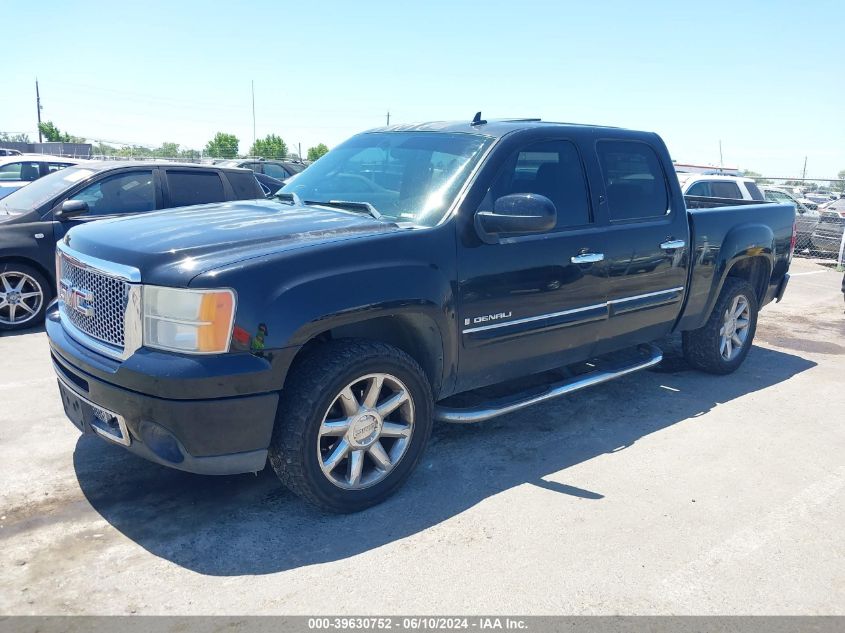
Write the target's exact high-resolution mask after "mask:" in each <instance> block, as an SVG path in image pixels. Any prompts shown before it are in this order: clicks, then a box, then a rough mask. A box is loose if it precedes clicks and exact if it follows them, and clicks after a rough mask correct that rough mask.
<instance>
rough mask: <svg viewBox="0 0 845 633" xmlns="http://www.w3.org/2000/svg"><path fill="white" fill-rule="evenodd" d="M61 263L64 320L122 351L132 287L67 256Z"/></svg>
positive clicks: (60, 295) (61, 296)
mask: <svg viewBox="0 0 845 633" xmlns="http://www.w3.org/2000/svg"><path fill="white" fill-rule="evenodd" d="M60 262H61V270H60V279H59V298H60V300H61V304H60V305H61V311H62V316H63V317H66V318H67V319H68V321H70V322H71V323H72V324H73V326H74V327H76V329H78V330H79V331H81V332H82V333H84V334H87V335H88V336H91V337H93V338H95V339H97V340H99V341H102V342H104V343H108V344H109V345H113V346H116V347H119V348H120V349H121V350H122V349H123V347H124V345H125V344H126V341H125V338H124V326H123V322H124V317H125V314H126V306H127V304H128V302H129V288H130V284H129V283H128V282H126V281H124V280H122V279H117V278H115V277H111V276H109V275H106V274H104V273H102V272H100V271H98V270H96V269H93V268H90V267H87V266H83V265H80V264H77V263H76V262H74V261H73V260H71V259H68V257H67V256H65V255H62V256H61V260H60Z"/></svg>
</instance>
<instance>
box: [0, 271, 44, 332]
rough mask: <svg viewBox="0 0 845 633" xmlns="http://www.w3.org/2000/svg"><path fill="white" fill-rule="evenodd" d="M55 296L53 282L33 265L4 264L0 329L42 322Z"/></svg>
mask: <svg viewBox="0 0 845 633" xmlns="http://www.w3.org/2000/svg"><path fill="white" fill-rule="evenodd" d="M51 297H52V293H51V292H50V284H49V283H48V282H47V280H46V279H45V278H44V275H42V274H41V273H40V272H38V271H37V270H36V269H35V268H33V267H32V266H27V265H25V264H19V263H17V262H8V263H5V264H0V331H7V332H9V331H15V330H22V329H25V328H29V327H32V326H34V325H38V324H39V323H41V321H43V320H44V312H45V310H46V309H47V303H48V302H49V301H50V298H51Z"/></svg>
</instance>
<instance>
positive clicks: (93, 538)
mask: <svg viewBox="0 0 845 633" xmlns="http://www.w3.org/2000/svg"><path fill="white" fill-rule="evenodd" d="M792 272H793V273H797V274H796V275H795V276H794V277H793V278H792V281H791V283H790V287H789V289H788V291H787V293H786V297H785V299H784V301H783V302H782V303H780V304H777V305H771V306H769V307H767V308H766V309H765V310H764V312H763V313H762V314H761V317H760V323H759V329H758V332H757V339H756V341H755V348H754V349H753V350H752V352H751V354H750V356H749V357H748V359H747V361H746V363H745V365H744V366H743V367H742V368H741V369H740V370H739V371H738V372H737V373H735V374H734V375H731V376H725V377H714V376H709V375H704V374H700V373H697V372H695V371H692V370H689V369H687V368H685V367H684V365H683V363H682V362H681V361H680V360H679V359H678V358H677V356H674V357H673V356H672V355H673V353H674V354H676V351H675V350H676V348H677V341H666V342H664V344H665V346H666V348H667V350H668V353H669V358H668V360H667V362H666V364H665V366H664V367H663V368H662V369H658V370H656V371H647V372H642V373H639V374H636V375H631V376H628V377H625V378H623V379H621V380H618V381H616V382H613V383H609V384H607V385H603V386H599V387H594V388H592V389H590V390H587V391H583V392H580V393H578V394H574V395H572V396H569V397H566V398H563V399H560V400H558V401H555V402H553V403H551V404H548V405H543V406H538V407H535V408H532V409H528V410H525V411H523V412H521V413H519V414H513V415H509V416H506V417H503V418H500V419H497V420H494V421H491V422H488V423H486V424H482V425H478V426H463V427H449V426H440V427H439V428H438V429H437V430H436V432H435V436H434V437H433V440H432V443H431V445H430V447H429V449H428V451H427V453H426V455H425V456H424V459H423V462H422V464H421V467H420V468H419V470H418V471H417V472H416V474H415V475H414V476H413V477H412V478H411V480H410V481H409V483H408V485H406V487H405V488H404V489H403V490H402V491H400V493H399V494H398V495H396V496H395V497H393V498H392V499H390V500H389V501H388V502H387V503H385V504H383V505H381V506H379V507H377V508H373V509H371V510H369V511H366V512H363V513H360V514H357V515H353V516H328V515H324V514H321V513H319V512H317V511H315V510H312V509H310V508H309V507H307V506H306V505H304V504H303V503H302V502H301V501H299V500H298V499H297V498H295V497H294V496H292V495H291V494H290V493H288V492H287V491H286V490H285V489H283V488H282V487H281V486H280V485H279V484H278V483H277V481H276V479H275V478H274V476H273V474H272V473H271V472H269V471H267V470H265V471H264V472H263V473H260V474H259V475H258V476H253V475H244V476H233V477H217V478H213V477H201V476H195V475H189V474H185V473H180V472H177V471H174V470H169V469H166V468H163V467H160V466H157V465H154V464H151V463H147V462H145V461H143V460H141V459H139V458H137V457H134V456H133V455H130V454H128V453H126V452H125V451H123V450H122V449H121V448H119V447H117V446H113V445H110V444H108V443H106V442H105V441H103V440H101V439H98V438H95V437H87V436H86V437H81V436H80V435H79V433H78V432H77V431H76V429H75V428H74V427H73V426H72V425H71V424H70V423H69V422H68V421H66V419H65V418H64V415H63V412H62V410H61V406H60V402H59V397H58V393H57V387H56V381H55V379H54V378H53V373H52V370H51V367H50V360H49V353H48V351H47V350H48V347H47V341H46V337H45V335H44V333H43V331H34V332H29V333H24V334H19V335H16V336H5V337H3V338H2V339H0V359H2V362H0V403H2V406H0V508H2V509H0V570H2V571H0V613H3V614H48V613H49V614H81V613H98V614H107V613H108V614H111V613H113V614H124V613H150V614H177V613H178V614H194V613H215V614H246V613H250V614H252V613H285V614H344V613H347V614H348V613H354V614H408V613H418V614H424V613H452V614H473V613H503V614H504V613H511V614H513V613H520V614H557V613H570V614H575V613H581V614H596V613H602V614H615V613H623V614H629V613H640V614H646V613H648V614H665V613H682V614H710V613H720V614H735V613H757V614H761V613H768V614H834V613H835V614H845V529H843V526H845V459H844V458H843V455H845V319H843V307H845V304H843V297H842V293H841V292H840V283H841V281H842V275H841V274H839V273H835V272H833V271H832V270H830V269H829V268H824V267H821V266H819V265H818V264H817V263H815V262H810V261H807V260H797V261H796V262H795V263H794V265H793V269H792Z"/></svg>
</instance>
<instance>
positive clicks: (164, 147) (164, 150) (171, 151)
mask: <svg viewBox="0 0 845 633" xmlns="http://www.w3.org/2000/svg"><path fill="white" fill-rule="evenodd" d="M155 153H156V156H162V157H164V158H176V157H178V156H179V143H167V142H165V143H162V144H161V147H159V148H158V149H157V150H156V151H155Z"/></svg>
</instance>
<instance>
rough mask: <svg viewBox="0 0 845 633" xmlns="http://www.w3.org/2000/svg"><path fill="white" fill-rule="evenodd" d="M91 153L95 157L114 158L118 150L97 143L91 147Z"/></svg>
mask: <svg viewBox="0 0 845 633" xmlns="http://www.w3.org/2000/svg"><path fill="white" fill-rule="evenodd" d="M91 153H92V154H94V155H96V156H116V155H117V153H118V150H117V148H116V147H114V146H112V145H106V144H105V143H103V142H99V143H96V144H95V145H93V146H92V147H91Z"/></svg>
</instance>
